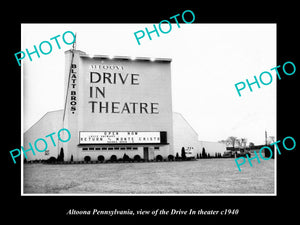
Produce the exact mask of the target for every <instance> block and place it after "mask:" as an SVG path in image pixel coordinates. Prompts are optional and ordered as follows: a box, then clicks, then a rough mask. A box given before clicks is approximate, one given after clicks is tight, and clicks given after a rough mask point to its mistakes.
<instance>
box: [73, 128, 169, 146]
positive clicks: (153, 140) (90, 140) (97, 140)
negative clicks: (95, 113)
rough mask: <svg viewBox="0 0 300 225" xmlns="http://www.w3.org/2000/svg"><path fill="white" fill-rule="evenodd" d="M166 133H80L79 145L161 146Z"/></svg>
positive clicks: (164, 140)
mask: <svg viewBox="0 0 300 225" xmlns="http://www.w3.org/2000/svg"><path fill="white" fill-rule="evenodd" d="M165 142H166V132H145V131H80V132H79V144H146V143H147V144H148V143H149V144H161V143H165Z"/></svg>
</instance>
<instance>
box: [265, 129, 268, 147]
mask: <svg viewBox="0 0 300 225" xmlns="http://www.w3.org/2000/svg"><path fill="white" fill-rule="evenodd" d="M267 137H268V135H267V131H266V130H265V142H266V145H268V140H267V139H268V138H267Z"/></svg>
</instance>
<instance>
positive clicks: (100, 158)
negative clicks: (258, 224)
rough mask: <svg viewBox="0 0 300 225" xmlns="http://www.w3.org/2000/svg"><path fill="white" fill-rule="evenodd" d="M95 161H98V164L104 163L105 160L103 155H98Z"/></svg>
mask: <svg viewBox="0 0 300 225" xmlns="http://www.w3.org/2000/svg"><path fill="white" fill-rule="evenodd" d="M97 159H98V161H100V162H104V160H105V158H104V156H103V155H99V156H98V158H97Z"/></svg>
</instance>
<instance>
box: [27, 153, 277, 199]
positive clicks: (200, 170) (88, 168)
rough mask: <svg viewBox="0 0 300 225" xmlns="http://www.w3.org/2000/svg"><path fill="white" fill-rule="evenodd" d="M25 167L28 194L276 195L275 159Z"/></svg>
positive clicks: (36, 165)
mask: <svg viewBox="0 0 300 225" xmlns="http://www.w3.org/2000/svg"><path fill="white" fill-rule="evenodd" d="M252 163H253V167H250V165H249V164H248V163H245V164H244V165H242V166H241V169H242V171H241V172H239V171H238V169H237V167H236V164H235V162H234V159H233V158H229V159H222V158H217V159H202V160H201V159H200V160H197V161H185V162H151V163H104V164H60V165H49V164H25V165H24V184H23V185H24V194H29V193H68V194H73V193H75V194H86V193H89V194H90V193H92V194H149V193H151V194H215V193H219V194H273V193H274V185H275V183H274V176H275V174H274V160H273V159H271V160H268V161H262V162H261V163H260V164H258V163H257V161H254V160H253V162H252Z"/></svg>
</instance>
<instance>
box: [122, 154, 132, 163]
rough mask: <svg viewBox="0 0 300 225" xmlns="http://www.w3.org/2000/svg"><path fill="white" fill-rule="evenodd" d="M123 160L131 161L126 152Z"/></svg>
mask: <svg viewBox="0 0 300 225" xmlns="http://www.w3.org/2000/svg"><path fill="white" fill-rule="evenodd" d="M123 161H124V162H126V161H127V162H129V161H131V159H130V157H129V156H128V155H127V154H126V153H124V156H123Z"/></svg>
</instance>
